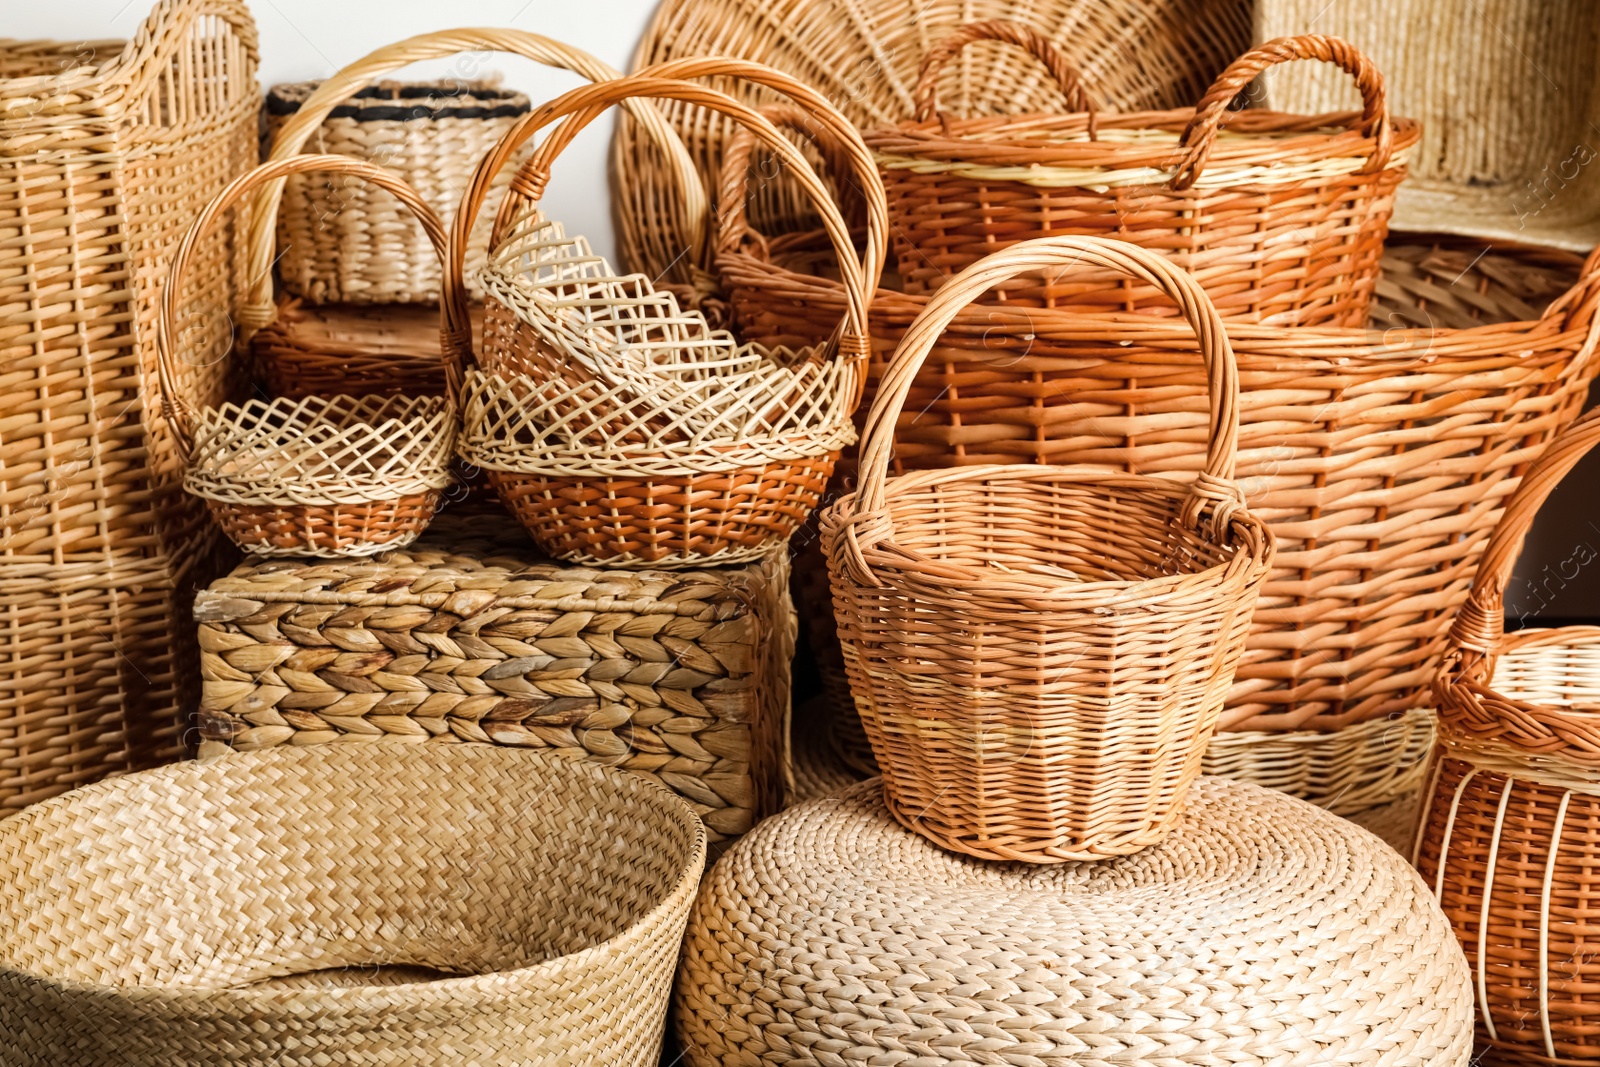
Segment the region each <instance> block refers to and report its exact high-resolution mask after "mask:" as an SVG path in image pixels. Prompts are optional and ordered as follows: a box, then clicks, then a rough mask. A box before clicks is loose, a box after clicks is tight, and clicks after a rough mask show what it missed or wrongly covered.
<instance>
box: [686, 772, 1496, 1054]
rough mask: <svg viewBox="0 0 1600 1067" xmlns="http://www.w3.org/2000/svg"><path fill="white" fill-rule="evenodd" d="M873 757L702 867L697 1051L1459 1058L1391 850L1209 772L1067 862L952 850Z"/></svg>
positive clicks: (692, 938)
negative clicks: (1174, 819)
mask: <svg viewBox="0 0 1600 1067" xmlns="http://www.w3.org/2000/svg"><path fill="white" fill-rule="evenodd" d="M879 792H880V791H879V788H878V785H877V783H875V782H874V783H867V784H863V785H859V786H856V787H854V788H853V789H850V790H848V791H846V792H844V793H842V794H839V795H837V796H834V797H830V798H827V799H823V800H817V801H813V802H811V803H809V804H805V805H802V806H800V807H797V808H794V809H791V810H790V811H788V812H785V813H784V814H783V815H780V816H778V817H777V818H775V819H771V820H769V821H767V822H765V823H763V824H762V825H761V826H760V827H758V828H757V829H756V831H755V832H754V833H752V834H750V835H749V836H747V837H746V838H745V839H744V840H743V841H741V842H740V843H739V844H737V845H735V846H734V848H733V849H732V850H731V851H730V852H729V853H728V855H727V856H725V857H723V859H722V861H721V862H720V863H718V864H717V866H716V867H714V868H713V869H712V871H711V873H710V874H709V875H708V876H707V878H706V882H705V884H704V886H703V887H702V888H701V891H700V896H699V898H698V900H697V901H696V902H695V907H694V912H693V914H692V917H691V919H690V924H689V934H688V939H687V943H686V947H685V953H684V961H683V965H682V967H681V969H680V971H679V976H678V985H677V992H676V996H675V1007H676V1011H675V1013H674V1014H675V1018H676V1026H677V1032H678V1035H679V1038H680V1042H681V1044H682V1045H683V1046H684V1050H685V1059H686V1062H687V1063H688V1064H690V1065H691V1067H722V1065H724V1064H735V1063H738V1064H746V1063H748V1064H756V1063H760V1064H763V1065H766V1064H771V1065H773V1067H778V1065H787V1064H794V1065H800V1064H819V1063H839V1064H843V1063H863V1064H865V1063H906V1064H913V1063H916V1064H921V1063H928V1064H956V1063H962V1064H966V1063H973V1064H978V1063H990V1064H1008V1065H1009V1064H1017V1065H1022V1064H1027V1065H1030V1067H1128V1065H1135V1064H1136V1065H1139V1067H1145V1065H1152V1067H1153V1065H1157V1064H1160V1065H1167V1064H1173V1065H1177V1064H1185V1065H1188V1064H1195V1065H1199V1064H1205V1065H1208V1067H1211V1065H1216V1067H1220V1065H1223V1064H1228V1065H1236V1067H1305V1065H1308V1064H1316V1063H1330V1064H1331V1063H1338V1064H1350V1065H1352V1067H1401V1065H1406V1067H1422V1065H1426V1067H1465V1065H1466V1064H1467V1063H1468V1062H1469V1059H1470V1056H1471V1053H1472V1002H1471V993H1470V985H1469V977H1468V975H1467V972H1466V967H1465V965H1464V963H1463V961H1462V959H1461V954H1460V953H1459V952H1458V951H1457V950H1456V947H1455V945H1453V944H1452V943H1451V937H1450V930H1449V925H1448V923H1447V922H1446V921H1445V918H1444V916H1443V915H1441V914H1440V913H1439V909H1438V906H1437V905H1436V904H1434V902H1433V901H1432V900H1431V899H1429V896H1428V891H1427V888H1426V886H1424V885H1423V883H1422V881H1421V879H1419V878H1418V877H1417V875H1416V872H1414V871H1412V870H1411V869H1410V867H1409V866H1407V864H1406V863H1405V861H1404V860H1403V859H1401V858H1400V857H1399V856H1397V855H1395V854H1394V853H1393V852H1392V851H1390V850H1389V849H1386V848H1384V847H1383V846H1382V845H1381V844H1379V843H1378V842H1377V841H1376V840H1375V839H1374V838H1373V837H1372V836H1371V835H1369V834H1367V833H1366V832H1365V831H1362V830H1360V829H1358V828H1356V827H1354V826H1351V825H1350V824H1349V823H1347V822H1345V821H1343V820H1342V819H1339V818H1336V817H1335V816H1333V815H1330V814H1328V813H1326V812H1322V811H1319V810H1317V809H1316V808H1313V807H1311V806H1310V805H1308V804H1303V803H1301V802H1299V801H1296V800H1293V799H1291V798H1289V797H1285V796H1283V795H1282V794H1279V793H1273V792H1270V791H1268V790H1264V789H1258V788H1256V787H1254V786H1249V785H1242V784H1239V783H1233V782H1226V781H1223V780H1220V779H1214V778H1205V779H1201V781H1200V782H1199V783H1197V785H1196V787H1195V790H1194V793H1195V795H1194V800H1193V803H1192V804H1191V806H1190V811H1189V814H1188V815H1187V816H1186V817H1185V818H1184V820H1183V822H1182V824H1181V826H1180V827H1179V829H1178V830H1177V832H1175V833H1174V834H1173V835H1172V836H1171V837H1169V838H1168V839H1167V840H1166V841H1165V842H1163V843H1162V844H1160V845H1157V846H1155V847H1153V848H1150V849H1148V850H1146V851H1144V852H1141V853H1139V854H1137V855H1134V856H1129V857H1126V858H1123V859H1117V860H1111V861H1107V862H1099V863H1083V864H1073V865H1069V866H1059V867H1035V866H1026V865H1021V864H1008V865H1003V866H1000V865H995V864H990V863H981V862H976V861H973V860H969V859H964V858H962V857H959V856H951V855H949V854H947V853H945V852H942V851H940V850H939V849H938V848H936V847H935V846H933V845H932V844H930V843H928V842H927V841H923V840H921V839H919V838H918V837H916V836H915V835H914V834H910V833H907V832H906V831H905V830H903V829H902V828H901V827H900V826H898V825H897V824H896V823H895V821H894V819H893V818H892V817H891V816H890V814H889V812H888V811H886V810H885V808H884V805H883V803H882V801H881V799H880V797H879Z"/></svg>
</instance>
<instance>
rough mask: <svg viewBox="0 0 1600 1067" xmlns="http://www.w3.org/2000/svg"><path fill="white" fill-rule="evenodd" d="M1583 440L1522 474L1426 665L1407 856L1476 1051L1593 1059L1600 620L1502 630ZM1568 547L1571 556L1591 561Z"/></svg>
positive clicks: (1599, 430)
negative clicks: (1425, 761)
mask: <svg viewBox="0 0 1600 1067" xmlns="http://www.w3.org/2000/svg"><path fill="white" fill-rule="evenodd" d="M1597 444H1600V411H1591V412H1589V413H1588V414H1587V415H1585V416H1583V417H1582V418H1581V419H1579V420H1578V421H1577V422H1575V423H1573V424H1572V426H1570V427H1569V428H1568V429H1567V430H1566V431H1564V432H1563V433H1562V434H1561V436H1560V437H1558V438H1557V439H1556V440H1555V441H1554V442H1552V443H1551V445H1550V447H1549V448H1548V449H1547V450H1546V451H1545V453H1544V454H1543V455H1542V456H1540V457H1539V460H1538V462H1537V463H1535V464H1534V465H1533V468H1532V469H1531V470H1530V471H1529V472H1528V474H1527V476H1526V477H1525V478H1524V479H1523V480H1522V484H1521V485H1520V486H1519V487H1518V489H1517V492H1516V493H1515V494H1514V495H1513V496H1512V498H1511V500H1510V502H1509V503H1507V505H1506V509H1505V515H1504V517H1503V518H1502V519H1501V521H1500V525H1499V526H1498V527H1496V529H1495V532H1494V537H1493V538H1492V539H1491V540H1490V542H1489V547H1488V548H1487V549H1486V550H1485V551H1484V554H1483V562H1482V564H1481V565H1480V566H1479V568H1478V577H1477V580H1476V581H1475V582H1474V584H1473V587H1472V596H1471V598H1470V599H1469V600H1468V601H1467V603H1466V605H1465V606H1464V607H1463V608H1462V609H1461V612H1460V613H1459V614H1458V615H1457V616H1456V620H1455V625H1454V626H1453V627H1452V628H1451V631H1450V646H1449V651H1448V653H1447V654H1446V656H1445V658H1444V667H1443V669H1442V670H1441V672H1440V674H1439V683H1438V703H1439V734H1440V741H1441V745H1440V747H1439V750H1438V753H1437V756H1436V765H1435V768H1434V770H1433V773H1432V781H1431V788H1430V789H1429V805H1428V809H1427V811H1426V813H1425V815H1424V818H1423V820H1422V830H1421V833H1420V834H1419V838H1418V842H1417V847H1418V856H1417V861H1418V867H1419V869H1420V870H1421V871H1422V873H1423V875H1424V877H1426V878H1427V879H1428V880H1429V881H1430V882H1431V883H1432V884H1433V886H1434V892H1435V893H1436V894H1437V895H1438V897H1439V902H1440V904H1441V905H1443V907H1444V910H1445V913H1446V914H1447V915H1449V916H1450V920H1451V923H1452V924H1453V925H1454V926H1455V930H1456V934H1457V936H1458V937H1459V938H1460V939H1461V943H1462V947H1463V948H1465V949H1466V952H1467V959H1468V962H1469V963H1470V964H1471V965H1472V968H1473V971H1474V973H1475V975H1476V985H1477V994H1478V1035H1479V1039H1480V1042H1481V1043H1482V1044H1484V1045H1487V1046H1488V1047H1489V1048H1490V1049H1491V1050H1492V1052H1491V1058H1489V1059H1486V1060H1485V1062H1493V1063H1503V1064H1523V1065H1528V1067H1533V1065H1535V1064H1538V1065H1553V1064H1563V1065H1569V1064H1570V1065H1577V1064H1600V1019H1597V1017H1596V1014H1595V1008H1594V1001H1593V997H1594V990H1595V989H1596V987H1597V984H1600V919H1597V917H1596V912H1595V906H1594V901H1595V898H1596V896H1597V895H1600V834H1597V832H1596V830H1597V827H1600V627H1595V626H1563V627H1559V628H1556V629H1544V630H1539V629H1533V630H1522V631H1519V632H1517V633H1514V634H1510V635H1506V634H1505V633H1504V632H1503V631H1504V626H1505V623H1504V608H1505V589H1506V583H1507V582H1509V581H1510V579H1511V570H1512V566H1513V564H1514V563H1515V562H1516V557H1517V554H1518V552H1519V551H1520V550H1521V547H1522V542H1523V539H1524V538H1525V537H1526V536H1527V533H1528V529H1529V527H1530V526H1532V524H1533V520H1534V516H1535V515H1536V514H1537V512H1538V510H1539V507H1540V505H1541V504H1542V503H1543V502H1544V500H1545V498H1546V497H1547V496H1548V495H1549V494H1550V491H1551V490H1552V489H1554V488H1555V486H1556V485H1557V484H1558V483H1559V482H1560V481H1561V479H1562V478H1563V477H1564V476H1565V475H1566V474H1567V473H1568V472H1569V471H1570V470H1572V468H1573V467H1574V466H1576V465H1577V463H1578V461H1579V460H1580V459H1582V458H1583V457H1584V456H1585V455H1587V454H1588V453H1589V452H1590V451H1591V450H1592V449H1593V448H1594V447H1595V446H1596V445H1597ZM1580 553H1583V554H1580V555H1575V556H1574V557H1573V558H1572V559H1571V560H1570V561H1569V562H1571V563H1572V564H1573V565H1574V566H1583V565H1584V564H1586V563H1587V562H1589V561H1590V560H1592V559H1593V557H1594V553H1593V551H1592V550H1589V551H1587V552H1584V549H1583V548H1582V547H1580ZM1562 566H1563V570H1564V569H1565V567H1566V564H1565V563H1564V564H1563V565H1562Z"/></svg>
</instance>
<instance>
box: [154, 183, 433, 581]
mask: <svg viewBox="0 0 1600 1067" xmlns="http://www.w3.org/2000/svg"><path fill="white" fill-rule="evenodd" d="M308 172H325V173H333V174H342V175H346V176H348V177H352V178H357V179H361V180H364V181H367V182H371V183H372V184H374V185H376V186H379V187H380V188H383V189H385V190H387V191H388V192H390V193H391V194H393V195H394V196H395V197H396V198H397V199H398V200H399V201H400V202H401V203H402V204H404V205H405V206H406V208H407V209H408V210H410V212H411V213H412V214H413V215H415V216H416V218H417V220H418V221H419V222H421V224H422V227H423V230H424V232H426V233H427V234H428V237H429V238H430V239H431V240H432V241H433V243H434V247H435V248H436V249H437V250H438V252H441V253H442V252H443V250H444V228H443V224H442V223H441V222H440V221H439V217H438V216H437V215H435V214H434V213H433V211H432V209H430V208H429V207H428V205H427V204H425V203H423V202H422V199H421V198H420V197H419V196H418V194H417V193H416V191H415V190H413V189H411V188H410V187H409V186H408V185H406V184H405V182H403V181H401V180H400V179H398V178H395V177H393V176H392V175H390V174H388V173H387V172H386V171H384V170H382V169H381V168H378V167H375V166H373V165H372V164H370V163H364V162H362V161H360V160H354V159H349V158H347V157H344V156H296V157H294V158H291V159H286V160H282V161H279V162H276V163H263V164H262V165H261V166H259V167H257V168H256V169H254V170H252V171H250V172H249V173H248V174H245V175H243V176H242V177H240V178H238V179H237V180H235V181H234V182H232V183H231V184H230V185H228V187H227V188H225V189H224V190H223V191H222V192H221V193H219V194H217V197H216V199H214V200H213V201H212V202H211V203H210V204H209V205H207V206H206V209H205V210H204V211H203V212H201V214H200V217H199V218H197V219H196V220H195V222H194V225H192V226H191V227H190V228H189V232H188V233H187V234H186V235H185V236H184V239H183V243H182V244H181V245H180V246H179V248H178V251H177V253H176V255H174V256H173V259H172V269H171V273H170V274H169V276H168V279H167V285H166V288H165V289H163V290H162V292H161V315H160V318H159V319H158V320H157V326H158V332H157V338H156V342H157V353H158V355H159V357H160V364H159V365H160V372H161V383H162V412H163V414H164V415H165V416H166V418H167V421H168V423H169V424H170V425H171V427H172V435H173V438H174V440H175V441H176V442H177V444H178V448H179V452H180V454H181V455H182V456H183V458H184V461H185V463H186V464H187V468H188V469H187V471H186V473H185V476H184V488H185V489H187V490H188V491H189V492H190V493H192V494H194V495H195V496H198V497H202V498H203V499H205V501H206V503H207V506H208V507H209V508H210V509H211V514H212V517H213V518H215V519H216V521H217V522H218V524H219V525H221V526H222V528H223V530H224V531H225V532H226V533H227V534H228V536H229V537H230V538H232V539H233V541H234V543H235V544H237V545H238V546H239V547H240V548H243V549H245V550H246V551H251V552H258V553H260V554H262V555H268V556H360V555H368V554H370V553H373V552H380V551H382V550H383V549H385V548H398V547H400V546H401V545H404V544H407V543H409V542H410V541H412V540H413V539H414V538H415V537H416V536H417V535H418V534H419V533H421V532H422V531H423V530H424V529H426V528H427V526H428V523H429V522H430V521H431V520H432V518H433V515H434V512H435V511H436V510H437V509H438V506H439V502H440V499H441V495H442V494H441V491H442V490H443V489H444V487H445V486H447V485H449V484H450V480H451V479H450V473H449V470H448V464H449V462H450V458H451V455H452V450H453V448H454V444H455V434H456V413H455V407H454V405H453V404H452V403H451V402H450V400H448V399H447V398H445V397H442V396H420V397H408V396H381V395H376V396H365V397H352V396H342V395H341V396H309V397H304V398H302V399H291V398H283V397H280V398H278V399H275V400H261V399H252V400H249V401H246V402H245V403H243V404H233V403H228V404H223V405H222V406H220V407H213V406H210V405H206V406H204V407H201V408H200V409H199V410H198V412H197V411H196V410H195V409H194V407H193V405H192V404H191V403H190V401H189V400H188V399H187V398H186V397H185V396H184V395H183V393H182V390H181V389H180V388H179V382H180V381H181V380H182V379H181V378H180V377H179V367H180V366H181V365H182V363H183V362H184V361H185V360H186V359H190V358H193V356H192V354H191V352H190V351H189V346H188V344H187V337H188V336H189V335H190V333H191V331H192V329H193V327H191V326H189V325H187V324H185V325H183V326H181V327H180V324H179V320H178V318H177V305H178V300H179V296H180V294H181V293H182V284H183V281H184V278H185V275H186V273H187V271H188V268H189V264H190V260H191V258H192V256H193V253H194V249H195V247H196V246H197V245H198V244H199V243H200V242H201V241H202V240H204V238H205V237H206V235H207V234H208V233H210V232H211V230H212V229H213V228H214V227H215V226H216V224H217V220H218V219H219V218H221V217H222V216H223V215H224V214H225V213H226V212H227V211H228V209H229V208H231V207H233V206H234V205H235V204H238V203H240V202H241V201H242V200H243V199H244V198H245V196H246V195H247V194H248V193H249V192H250V191H251V190H253V189H254V188H255V187H256V186H258V185H261V184H262V183H264V182H270V181H273V180H277V179H281V178H282V177H283V176H285V175H290V174H303V173H308ZM203 318H204V317H203V316H202V320H203ZM203 325H204V323H203V321H202V326H203Z"/></svg>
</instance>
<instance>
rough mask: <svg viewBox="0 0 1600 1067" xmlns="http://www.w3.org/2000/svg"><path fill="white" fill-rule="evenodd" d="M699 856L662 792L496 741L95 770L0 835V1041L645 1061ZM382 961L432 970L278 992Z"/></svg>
mask: <svg viewBox="0 0 1600 1067" xmlns="http://www.w3.org/2000/svg"><path fill="white" fill-rule="evenodd" d="M705 849H706V841H705V832H704V829H703V828H702V827H701V826H700V822H699V820H698V819H696V818H695V817H694V814H693V813H692V812H690V811H689V810H688V808H687V807H686V806H685V805H684V804H683V803H682V802H681V801H679V800H678V799H677V798H676V797H673V796H672V795H670V794H669V793H667V792H666V791H665V790H663V789H661V788H660V787H659V786H656V785H654V784H652V783H650V782H646V781H643V780H642V779H640V778H638V777H637V776H634V775H629V774H622V773H620V772H617V771H612V770H608V769H606V768H602V767H596V766H593V765H590V764H584V763H580V762H576V761H572V760H563V759H559V758H556V757H551V756H544V755H540V754H537V753H531V752H519V751H516V750H514V749H506V748H496V747H494V746H490V745H453V746H423V747H418V746H414V745H395V744H388V743H383V742H368V743H366V744H362V745H342V746H327V745H324V746H319V747H316V748H310V749H294V748H278V749H274V750H272V751H270V752H260V753H246V754H236V755H230V756H226V757H222V758H220V759H216V760H205V761H200V762H191V763H185V764H180V765H177V766H174V767H168V768H162V769H160V770H156V771H148V772H145V773H143V774H137V775H130V776H128V777H124V778H119V779H116V780H113V781H109V782H101V783H99V784H97V785H94V786H90V787H89V788H87V789H85V790H82V791H80V792H77V793H73V794H71V795H70V796H65V797H60V798H57V799H56V800H52V801H48V802H46V803H44V804H41V805H38V806H37V807H34V808H31V809H29V810H28V811H26V812H24V813H23V814H21V815H19V816H17V817H16V818H14V819H11V820H9V821H7V822H6V823H5V824H4V825H3V828H0V871H3V874H4V877H3V878H0V915H3V916H5V921H4V922H3V923H0V1044H3V1045H4V1046H5V1048H6V1049H7V1062H8V1063H10V1064H14V1065H16V1067H60V1065H62V1064H91V1063H93V1064H102V1063H104V1064H110V1063H119V1064H128V1065H130V1067H143V1065H151V1067H153V1065H156V1064H162V1065H167V1064H173V1063H182V1064H185V1065H186V1067H322V1065H325V1064H330V1063H347V1064H356V1063H360V1064H373V1065H381V1064H403V1063H404V1064H414V1063H444V1062H452V1063H483V1064H488V1063H511V1062H516V1063H555V1062H559V1061H566V1062H583V1063H605V1064H616V1065H618V1067H655V1065H656V1064H657V1063H658V1062H659V1058H660V1055H661V1038H662V1030H663V1026H664V1023H665V1016H666V1008H667V1000H668V996H669V993H670V989H671V981H672V972H673V965H674V963H675V962H676V960H677V954H678V945H679V942H680V940H681V938H682V936H683V930H684V922H685V919H686V918H687V915H688V911H689V907H690V904H691V903H692V901H693V897H694V891H695V887H696V885H697V884H698V882H699V878H700V873H701V869H702V867H703V865H704V863H705V854H706V853H705ZM69 868H70V870H71V871H72V891H71V892H62V891H61V885H60V883H59V881H58V879H59V877H60V875H61V873H62V872H63V871H65V870H67V869H69ZM386 964H387V965H399V966H403V967H408V968H424V969H426V970H425V971H424V972H423V973H427V971H434V972H438V974H439V977H438V980H435V981H427V982H416V981H413V982H411V983H409V984H393V983H392V982H382V981H379V982H374V983H372V984H370V985H358V984H353V983H348V982H346V981H333V982H327V983H324V982H319V981H316V980H311V981H304V982H284V981H281V979H284V978H288V977H292V976H295V975H301V974H306V973H308V972H317V973H321V974H326V973H328V972H335V973H337V972H338V971H340V970H342V969H344V968H357V969H365V968H369V967H373V966H376V965H386ZM415 974H416V972H415V971H413V972H412V975H413V976H414V975H415Z"/></svg>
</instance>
